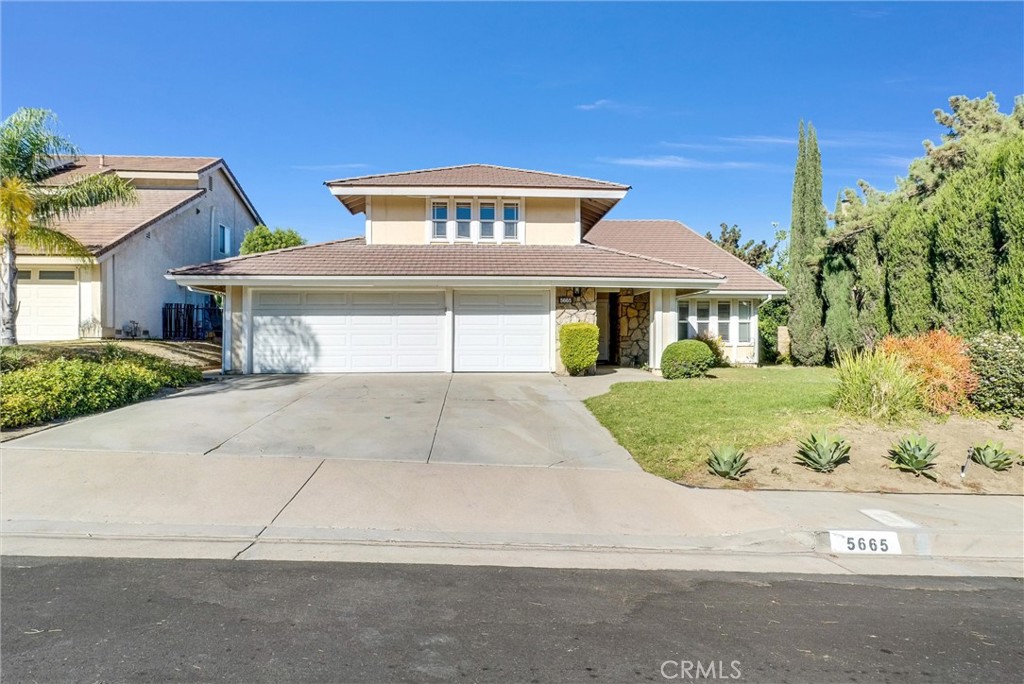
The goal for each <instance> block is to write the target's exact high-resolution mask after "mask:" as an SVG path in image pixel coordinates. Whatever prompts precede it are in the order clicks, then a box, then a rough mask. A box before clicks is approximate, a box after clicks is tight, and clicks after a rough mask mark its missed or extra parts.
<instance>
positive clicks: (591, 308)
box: [555, 287, 597, 375]
mask: <svg viewBox="0 0 1024 684" xmlns="http://www.w3.org/2000/svg"><path fill="white" fill-rule="evenodd" d="M561 297H572V303H571V304H560V303H559V300H560V298H561ZM566 323H593V324H595V325H597V290H595V289H594V288H592V287H584V288H580V296H579V297H573V296H572V288H571V287H558V288H555V369H556V372H557V373H558V374H559V375H565V366H564V365H563V364H562V355H561V352H560V349H559V339H558V338H559V335H558V330H559V329H560V328H561V327H562V326H563V325H564V324H566ZM595 371H596V366H595V367H594V368H592V369H591V372H595Z"/></svg>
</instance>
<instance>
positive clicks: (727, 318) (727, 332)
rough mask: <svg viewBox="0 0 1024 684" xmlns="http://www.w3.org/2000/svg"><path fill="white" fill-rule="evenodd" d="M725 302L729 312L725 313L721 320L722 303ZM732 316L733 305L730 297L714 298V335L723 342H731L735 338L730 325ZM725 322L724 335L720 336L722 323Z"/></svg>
mask: <svg viewBox="0 0 1024 684" xmlns="http://www.w3.org/2000/svg"><path fill="white" fill-rule="evenodd" d="M723 304H725V305H726V306H728V307H729V312H728V313H727V314H726V315H725V320H722V305H723ZM732 317H733V306H732V300H731V299H716V300H715V335H716V336H717V337H718V339H720V340H722V342H724V343H725V344H732V341H733V340H734V339H735V335H734V334H733V326H732ZM723 323H724V324H725V336H724V337H723V336H722V324H723Z"/></svg>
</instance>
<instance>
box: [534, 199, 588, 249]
mask: <svg viewBox="0 0 1024 684" xmlns="http://www.w3.org/2000/svg"><path fill="white" fill-rule="evenodd" d="M524 216H525V218H526V232H525V233H524V234H523V237H524V238H525V242H526V244H528V245H575V244H576V243H577V242H579V233H578V231H577V228H576V200H575V199H559V198H546V197H545V198H540V197H529V198H527V199H526V211H525V212H524Z"/></svg>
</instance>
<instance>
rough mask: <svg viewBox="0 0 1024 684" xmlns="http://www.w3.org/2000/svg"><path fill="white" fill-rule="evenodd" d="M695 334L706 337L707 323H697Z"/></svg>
mask: <svg viewBox="0 0 1024 684" xmlns="http://www.w3.org/2000/svg"><path fill="white" fill-rule="evenodd" d="M697 334H698V335H707V334H708V322H707V321H697Z"/></svg>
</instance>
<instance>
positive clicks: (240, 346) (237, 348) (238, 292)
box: [225, 286, 246, 373]
mask: <svg viewBox="0 0 1024 684" xmlns="http://www.w3.org/2000/svg"><path fill="white" fill-rule="evenodd" d="M225 297H230V298H231V320H230V321H228V322H226V323H227V324H230V325H231V349H230V350H229V351H230V354H231V372H233V373H244V372H245V345H246V341H245V326H244V325H243V321H244V319H243V317H242V288H241V287H239V286H235V287H229V288H227V292H226V294H225Z"/></svg>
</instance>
